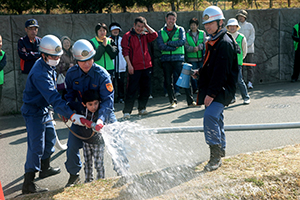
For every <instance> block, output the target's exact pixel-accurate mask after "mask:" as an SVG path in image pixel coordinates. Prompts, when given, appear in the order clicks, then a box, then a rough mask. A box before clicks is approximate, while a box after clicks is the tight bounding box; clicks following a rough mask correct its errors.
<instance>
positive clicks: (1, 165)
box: [0, 82, 300, 199]
mask: <svg viewBox="0 0 300 200" xmlns="http://www.w3.org/2000/svg"><path fill="white" fill-rule="evenodd" d="M299 88H300V82H296V83H290V82H281V83H274V84H267V85H254V89H252V90H250V97H251V103H250V105H243V104H242V103H243V101H242V100H241V99H240V95H239V94H237V101H236V103H235V104H232V105H230V106H229V107H227V108H226V109H225V112H224V115H225V126H226V125H242V124H264V123H282V124H283V125H284V123H288V122H299V113H300V105H299V104H300V101H299V98H300V89H299ZM195 97H196V96H195ZM178 99H179V104H178V107H177V108H175V109H170V108H168V107H169V103H168V99H167V98H166V97H154V98H153V99H150V100H149V102H148V107H147V110H148V112H149V115H147V116H142V117H141V116H138V115H137V110H136V108H135V109H134V111H133V113H132V117H131V119H130V120H129V121H128V122H126V123H125V122H122V123H123V124H124V126H128V127H129V129H130V127H133V128H132V130H130V131H129V132H130V133H128V137H126V139H127V140H128V141H127V144H126V148H127V153H128V158H129V161H130V166H131V167H130V172H131V173H138V172H143V171H146V170H155V169H161V168H165V167H168V166H175V165H179V164H194V163H200V162H203V161H205V160H207V159H208V158H209V148H208V146H207V145H206V144H205V141H204V135H203V132H182V133H166V134H154V135H147V134H144V133H142V132H141V131H139V129H138V128H139V127H142V128H159V127H182V126H184V127H186V126H202V122H203V121H202V120H203V113H204V108H203V106H202V107H196V108H188V107H187V105H186V101H185V96H184V95H183V96H180V97H179V98H178ZM115 108H116V115H117V118H118V119H120V121H122V120H121V118H122V116H123V115H122V111H121V110H122V108H123V105H122V104H116V106H115ZM137 127H138V128H137ZM56 128H57V133H58V136H59V138H60V141H61V143H63V144H65V143H66V142H67V136H68V129H67V128H66V126H65V125H64V124H63V123H62V122H57V126H56ZM125 134H126V133H125ZM226 137H227V150H226V155H227V156H231V155H236V154H239V153H245V152H253V151H259V150H264V149H271V148H277V147H281V146H285V145H291V144H298V143H300V133H299V128H293V129H271V130H270V129H266V130H247V131H227V132H226ZM26 144H27V142H26V128H25V123H24V120H23V118H22V116H21V115H16V116H5V117H0V181H1V184H2V187H3V191H4V195H5V197H6V198H7V199H9V198H12V197H15V196H17V195H19V194H21V187H22V183H23V174H24V163H25V157H26ZM65 160H66V154H65V152H64V151H59V150H56V152H55V153H54V154H53V156H52V162H51V165H53V166H60V167H61V170H62V172H61V173H60V174H59V175H56V176H53V177H49V178H46V179H43V180H40V179H39V178H37V177H36V183H37V184H38V185H39V186H41V187H48V188H49V189H51V190H53V189H57V188H61V187H64V186H65V184H66V183H67V181H68V176H69V175H68V173H67V172H66V169H65V167H64V162H65ZM105 173H106V177H112V176H116V173H115V172H114V171H113V166H112V164H111V158H110V155H108V154H107V153H106V155H105ZM37 176H38V174H37ZM80 177H81V180H84V172H83V169H82V170H81V172H80Z"/></svg>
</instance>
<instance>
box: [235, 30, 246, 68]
mask: <svg viewBox="0 0 300 200" xmlns="http://www.w3.org/2000/svg"><path fill="white" fill-rule="evenodd" d="M243 38H244V36H243V35H241V34H238V36H237V37H236V39H235V41H236V43H238V45H239V46H240V49H241V53H238V54H237V59H238V65H243V48H242V42H243Z"/></svg>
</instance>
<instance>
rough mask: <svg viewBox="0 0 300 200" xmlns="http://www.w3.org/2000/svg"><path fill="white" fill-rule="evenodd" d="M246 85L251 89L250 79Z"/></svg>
mask: <svg viewBox="0 0 300 200" xmlns="http://www.w3.org/2000/svg"><path fill="white" fill-rule="evenodd" d="M247 86H248V89H253V85H252V83H251V82H250V81H249V82H248V84H247Z"/></svg>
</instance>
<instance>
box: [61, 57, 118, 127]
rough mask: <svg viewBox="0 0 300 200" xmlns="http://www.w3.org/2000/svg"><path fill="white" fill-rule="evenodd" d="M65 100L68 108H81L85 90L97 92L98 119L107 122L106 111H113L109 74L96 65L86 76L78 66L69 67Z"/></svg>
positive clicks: (112, 94) (112, 95) (112, 93)
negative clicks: (98, 95) (98, 100)
mask: <svg viewBox="0 0 300 200" xmlns="http://www.w3.org/2000/svg"><path fill="white" fill-rule="evenodd" d="M65 82H66V85H67V94H66V95H65V98H66V100H67V101H68V102H69V105H70V107H73V108H74V107H75V106H81V102H82V94H83V93H84V92H85V91H87V90H97V91H98V92H99V94H100V99H101V102H100V109H99V111H98V118H99V119H101V120H102V121H103V122H106V121H107V117H108V113H107V111H108V110H111V111H112V110H114V89H113V86H112V82H111V78H110V75H109V73H108V72H107V71H106V70H105V69H104V68H103V67H100V66H99V65H97V64H95V63H94V64H93V66H92V68H91V69H90V70H89V72H88V73H87V74H86V73H84V72H83V71H82V70H81V69H80V67H79V66H78V65H75V66H73V67H71V68H70V69H69V70H68V71H67V74H66V80H65Z"/></svg>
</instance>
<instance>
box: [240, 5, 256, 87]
mask: <svg viewBox="0 0 300 200" xmlns="http://www.w3.org/2000/svg"><path fill="white" fill-rule="evenodd" d="M247 16H248V13H247V11H245V10H240V11H238V13H237V14H236V19H237V20H238V21H239V25H240V27H241V29H240V30H239V32H240V33H242V34H243V35H244V36H245V37H246V40H247V56H246V58H245V60H244V61H245V62H246V63H253V55H254V40H255V29H254V27H253V25H252V24H251V23H249V22H247V21H246V19H247ZM246 69H247V79H246V81H247V83H248V84H247V86H248V88H249V89H252V88H253V75H254V73H253V71H254V70H253V67H247V68H246Z"/></svg>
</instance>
